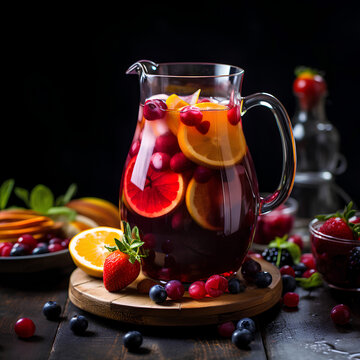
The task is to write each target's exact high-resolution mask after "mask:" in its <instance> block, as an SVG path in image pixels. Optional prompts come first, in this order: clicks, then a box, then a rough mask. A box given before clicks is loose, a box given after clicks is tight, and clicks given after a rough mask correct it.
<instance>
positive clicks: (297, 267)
mask: <svg viewBox="0 0 360 360" xmlns="http://www.w3.org/2000/svg"><path fill="white" fill-rule="evenodd" d="M293 269H294V271H295V277H302V274H303V273H304V272H305V271H306V270H307V269H308V268H307V266H306V265H305V264H304V263H302V262H299V263H298V264H296V265H294V266H293Z"/></svg>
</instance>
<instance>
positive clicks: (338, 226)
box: [319, 217, 354, 240]
mask: <svg viewBox="0 0 360 360" xmlns="http://www.w3.org/2000/svg"><path fill="white" fill-rule="evenodd" d="M319 231H320V232H321V233H323V234H325V235H328V236H333V237H336V238H340V239H347V240H354V234H353V232H352V230H351V229H350V227H349V225H348V224H347V223H346V222H345V221H344V220H343V219H342V218H340V217H335V218H330V219H328V220H326V221H325V222H324V224H322V225H321V227H320V229H319Z"/></svg>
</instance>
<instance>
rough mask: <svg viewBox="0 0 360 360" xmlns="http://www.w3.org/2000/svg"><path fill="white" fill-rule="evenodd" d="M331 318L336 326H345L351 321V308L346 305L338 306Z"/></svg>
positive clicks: (332, 311)
mask: <svg viewBox="0 0 360 360" xmlns="http://www.w3.org/2000/svg"><path fill="white" fill-rule="evenodd" d="M330 316H331V319H332V321H333V322H334V324H336V325H345V324H347V323H348V322H349V321H350V319H351V312H350V308H349V307H348V306H347V305H344V304H339V305H336V306H334V307H333V308H332V310H331V312H330Z"/></svg>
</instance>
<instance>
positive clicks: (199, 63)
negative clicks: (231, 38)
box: [144, 61, 245, 79]
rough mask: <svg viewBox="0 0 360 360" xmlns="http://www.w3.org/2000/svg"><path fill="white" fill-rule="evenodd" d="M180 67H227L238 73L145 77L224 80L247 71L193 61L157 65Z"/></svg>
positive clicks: (228, 65) (219, 64) (147, 73)
mask: <svg viewBox="0 0 360 360" xmlns="http://www.w3.org/2000/svg"><path fill="white" fill-rule="evenodd" d="M176 65H177V66H179V65H189V66H190V65H194V66H195V65H196V66H202V65H204V66H214V67H215V66H216V65H218V66H227V67H229V68H233V69H235V70H236V72H234V73H233V74H220V75H169V74H151V73H149V72H145V74H144V75H145V76H146V77H159V78H178V79H199V78H202V79H205V78H208V79H211V78H224V77H235V76H239V75H242V74H243V73H244V72H245V70H244V69H242V68H241V67H239V66H235V65H230V64H223V63H215V62H201V61H199V62H196V61H195V62H193V61H185V62H161V63H156V66H157V67H160V66H176Z"/></svg>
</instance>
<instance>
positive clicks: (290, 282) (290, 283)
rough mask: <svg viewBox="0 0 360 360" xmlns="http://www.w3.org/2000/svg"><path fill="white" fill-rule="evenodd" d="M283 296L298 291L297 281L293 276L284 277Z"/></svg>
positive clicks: (282, 277)
mask: <svg viewBox="0 0 360 360" xmlns="http://www.w3.org/2000/svg"><path fill="white" fill-rule="evenodd" d="M281 279H282V284H283V294H286V293H287V292H293V291H294V290H295V289H296V280H295V278H294V277H293V276H291V275H282V276H281Z"/></svg>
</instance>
